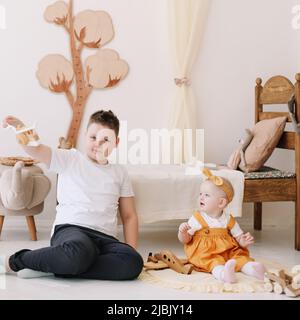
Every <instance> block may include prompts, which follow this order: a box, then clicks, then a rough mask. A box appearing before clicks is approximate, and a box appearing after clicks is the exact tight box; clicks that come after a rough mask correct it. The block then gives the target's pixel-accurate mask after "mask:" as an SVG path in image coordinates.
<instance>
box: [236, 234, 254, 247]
mask: <svg viewBox="0 0 300 320" xmlns="http://www.w3.org/2000/svg"><path fill="white" fill-rule="evenodd" d="M238 243H239V244H240V245H241V246H242V247H248V246H249V245H250V244H253V243H254V238H253V237H252V235H251V234H250V233H249V232H247V233H244V234H242V235H241V236H240V237H239V238H238Z"/></svg>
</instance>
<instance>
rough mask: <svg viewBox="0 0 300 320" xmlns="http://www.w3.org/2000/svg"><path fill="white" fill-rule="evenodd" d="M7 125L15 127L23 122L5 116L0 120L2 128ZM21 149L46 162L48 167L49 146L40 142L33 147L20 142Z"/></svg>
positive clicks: (49, 160) (49, 158)
mask: <svg viewBox="0 0 300 320" xmlns="http://www.w3.org/2000/svg"><path fill="white" fill-rule="evenodd" d="M9 125H11V126H13V127H15V128H17V127H18V126H21V127H23V126H25V125H24V123H23V122H22V121H21V120H19V119H17V118H16V117H13V116H7V117H6V118H4V119H3V121H2V126H3V128H6V127H8V126H9ZM20 145H21V147H22V148H23V150H24V151H25V152H26V153H27V154H28V155H29V156H31V157H32V158H34V159H36V160H37V161H39V162H42V163H44V164H46V166H47V167H48V168H49V166H50V162H51V153H52V151H51V148H50V147H48V146H45V145H42V144H40V145H39V146H36V147H33V146H27V145H23V144H20Z"/></svg>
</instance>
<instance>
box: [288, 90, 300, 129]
mask: <svg viewBox="0 0 300 320" xmlns="http://www.w3.org/2000/svg"><path fill="white" fill-rule="evenodd" d="M288 109H289V114H290V117H291V119H292V125H293V128H294V130H295V132H296V133H297V134H300V123H298V121H297V118H296V100H295V95H294V94H293V95H292V97H291V99H290V101H289V102H288Z"/></svg>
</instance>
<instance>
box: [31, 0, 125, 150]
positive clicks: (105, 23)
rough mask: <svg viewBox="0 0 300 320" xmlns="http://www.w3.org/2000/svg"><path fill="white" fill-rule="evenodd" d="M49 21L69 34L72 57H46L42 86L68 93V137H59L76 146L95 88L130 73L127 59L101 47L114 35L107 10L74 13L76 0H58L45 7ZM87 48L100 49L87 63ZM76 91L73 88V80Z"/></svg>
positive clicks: (63, 145) (42, 63) (40, 75)
mask: <svg viewBox="0 0 300 320" xmlns="http://www.w3.org/2000/svg"><path fill="white" fill-rule="evenodd" d="M44 17H45V19H46V21H48V22H50V23H54V24H56V25H58V26H60V27H63V28H64V29H65V30H66V31H67V33H68V35H69V43H70V51H71V61H69V60H67V59H66V58H65V57H64V56H62V55H60V54H50V55H47V56H46V57H44V58H43V59H42V60H41V61H40V63H39V65H38V71H37V73H36V74H37V78H38V80H39V82H40V84H41V86H42V87H44V88H46V89H48V90H50V91H51V92H54V93H63V94H65V96H66V98H67V101H68V102H69V105H70V107H71V110H72V120H71V123H70V126H69V129H68V133H67V137H66V138H64V137H60V138H59V148H64V149H69V148H73V147H76V142H77V138H78V133H79V129H80V125H81V121H82V117H83V112H84V109H85V106H86V103H87V99H88V97H89V96H90V94H91V92H92V91H93V89H105V88H111V87H114V86H116V85H117V84H118V83H119V82H120V81H121V80H123V79H124V78H125V77H126V75H127V74H128V71H129V67H128V64H127V62H126V61H124V60H122V59H120V57H119V54H118V53H117V52H116V51H114V50H112V49H102V47H103V46H104V45H105V44H107V43H109V42H110V41H111V40H112V39H113V37H114V28H113V24H112V19H111V17H110V16H109V14H108V13H106V12H104V11H93V10H85V11H82V12H79V13H78V14H77V15H76V16H75V17H74V16H73V0H70V1H69V4H67V3H66V2H64V1H57V2H55V3H54V4H53V5H50V6H48V7H47V8H46V11H45V14H44ZM84 48H89V49H97V52H96V54H94V55H91V56H89V57H88V58H87V59H86V61H85V63H83V62H82V59H81V54H82V51H83V49H84ZM73 83H74V84H75V86H74V87H75V90H74V91H75V92H74V93H73V92H72V84H73Z"/></svg>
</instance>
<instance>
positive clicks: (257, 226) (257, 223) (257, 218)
mask: <svg viewBox="0 0 300 320" xmlns="http://www.w3.org/2000/svg"><path fill="white" fill-rule="evenodd" d="M261 228H262V203H261V202H254V230H261Z"/></svg>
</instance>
